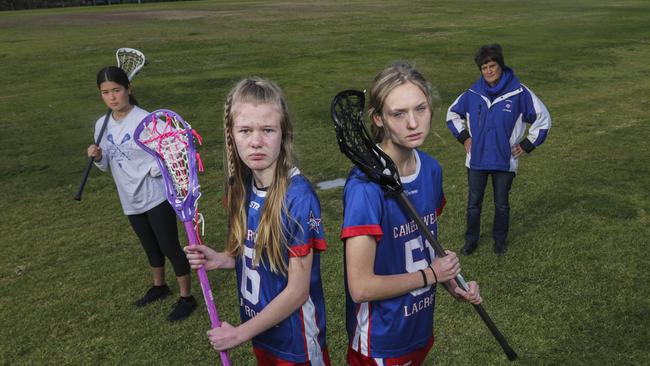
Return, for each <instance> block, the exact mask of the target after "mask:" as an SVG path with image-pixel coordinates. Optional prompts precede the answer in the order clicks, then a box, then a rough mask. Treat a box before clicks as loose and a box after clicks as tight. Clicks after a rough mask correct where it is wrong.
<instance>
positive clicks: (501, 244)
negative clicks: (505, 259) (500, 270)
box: [494, 241, 508, 255]
mask: <svg viewBox="0 0 650 366" xmlns="http://www.w3.org/2000/svg"><path fill="white" fill-rule="evenodd" d="M507 251H508V245H507V244H506V242H505V241H495V242H494V253H496V255H504V254H506V252H507Z"/></svg>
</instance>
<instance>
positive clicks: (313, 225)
mask: <svg viewBox="0 0 650 366" xmlns="http://www.w3.org/2000/svg"><path fill="white" fill-rule="evenodd" d="M320 222H321V219H320V218H317V217H316V216H314V212H313V211H311V210H309V221H307V223H308V224H309V230H313V231H315V232H316V233H319V232H320V229H319V228H320Z"/></svg>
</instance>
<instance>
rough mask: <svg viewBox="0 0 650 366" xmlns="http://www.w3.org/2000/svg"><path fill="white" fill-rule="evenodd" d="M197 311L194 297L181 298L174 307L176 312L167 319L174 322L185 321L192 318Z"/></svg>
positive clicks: (173, 311)
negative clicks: (191, 315)
mask: <svg viewBox="0 0 650 366" xmlns="http://www.w3.org/2000/svg"><path fill="white" fill-rule="evenodd" d="M195 309H196V299H195V298H194V296H192V295H190V296H189V297H181V298H179V299H178V301H177V302H176V304H175V305H174V310H172V312H171V313H169V315H167V319H169V320H170V321H173V322H174V321H177V320H183V319H185V318H187V317H188V316H190V314H192V312H193V311H194V310H195Z"/></svg>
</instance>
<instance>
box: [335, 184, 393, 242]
mask: <svg viewBox="0 0 650 366" xmlns="http://www.w3.org/2000/svg"><path fill="white" fill-rule="evenodd" d="M382 202H383V192H382V191H381V188H379V187H378V186H377V185H375V184H374V183H371V182H369V181H363V180H361V179H358V178H355V177H354V176H353V174H351V177H350V178H348V183H347V184H346V185H345V189H344V191H343V228H342V230H341V240H344V239H347V238H351V237H354V236H360V235H370V236H374V237H375V240H376V241H377V242H379V240H380V239H381V237H382V235H383V231H382V229H381V217H382V210H383V205H382Z"/></svg>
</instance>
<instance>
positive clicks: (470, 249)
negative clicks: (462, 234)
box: [460, 241, 478, 255]
mask: <svg viewBox="0 0 650 366" xmlns="http://www.w3.org/2000/svg"><path fill="white" fill-rule="evenodd" d="M476 247H478V243H472V242H469V241H468V242H467V243H465V246H464V247H463V249H461V250H460V252H461V253H463V255H470V254H472V253H474V251H475V250H476Z"/></svg>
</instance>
